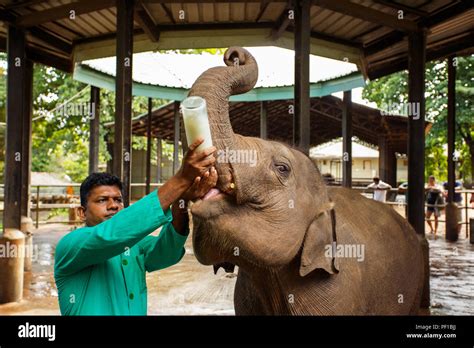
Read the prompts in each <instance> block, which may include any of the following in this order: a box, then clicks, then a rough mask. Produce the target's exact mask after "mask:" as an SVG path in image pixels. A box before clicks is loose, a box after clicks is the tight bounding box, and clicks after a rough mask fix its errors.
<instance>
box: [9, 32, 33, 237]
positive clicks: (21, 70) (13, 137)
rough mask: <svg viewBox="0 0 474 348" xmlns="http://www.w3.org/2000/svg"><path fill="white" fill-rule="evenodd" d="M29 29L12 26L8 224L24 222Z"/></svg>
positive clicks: (14, 224) (16, 225)
mask: <svg viewBox="0 0 474 348" xmlns="http://www.w3.org/2000/svg"><path fill="white" fill-rule="evenodd" d="M25 46H26V43H25V32H24V31H23V30H22V29H18V28H16V27H13V26H10V27H8V42H7V52H8V75H7V117H6V121H7V122H6V123H7V125H6V137H5V139H6V141H5V148H6V151H5V186H4V189H5V198H4V211H3V226H4V228H14V229H17V230H19V229H20V226H21V199H22V169H23V168H24V166H23V161H25V160H27V158H26V159H25V153H24V143H23V139H22V138H23V136H24V135H25V133H24V122H23V121H24V112H25V109H26V108H25V105H24V104H25V102H26V101H25V85H26V82H27V73H26V70H27V66H28V63H27V60H26V51H25Z"/></svg>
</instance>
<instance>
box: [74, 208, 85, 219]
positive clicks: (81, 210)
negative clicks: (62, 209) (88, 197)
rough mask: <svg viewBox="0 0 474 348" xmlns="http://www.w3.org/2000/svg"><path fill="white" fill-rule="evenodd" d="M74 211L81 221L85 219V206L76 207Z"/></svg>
mask: <svg viewBox="0 0 474 348" xmlns="http://www.w3.org/2000/svg"><path fill="white" fill-rule="evenodd" d="M76 213H77V215H78V216H79V219H81V220H82V221H86V208H84V207H83V206H80V207H77V208H76Z"/></svg>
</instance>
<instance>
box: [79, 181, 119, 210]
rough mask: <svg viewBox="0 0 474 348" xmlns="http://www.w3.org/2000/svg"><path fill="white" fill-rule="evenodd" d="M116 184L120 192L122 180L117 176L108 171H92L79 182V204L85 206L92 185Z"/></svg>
mask: <svg viewBox="0 0 474 348" xmlns="http://www.w3.org/2000/svg"><path fill="white" fill-rule="evenodd" d="M97 186H117V187H118V188H119V189H120V192H122V182H121V181H120V179H119V178H118V177H116V176H115V175H112V174H109V173H92V174H90V175H89V176H88V177H87V178H86V180H84V181H83V182H82V184H81V205H82V206H83V207H84V208H85V207H87V199H88V198H89V194H90V192H91V191H92V189H93V188H94V187H97Z"/></svg>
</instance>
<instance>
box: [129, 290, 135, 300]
mask: <svg viewBox="0 0 474 348" xmlns="http://www.w3.org/2000/svg"><path fill="white" fill-rule="evenodd" d="M128 297H129V298H130V300H133V298H134V297H135V296H134V295H133V292H132V293H130V295H128Z"/></svg>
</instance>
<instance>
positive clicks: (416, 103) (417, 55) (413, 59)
mask: <svg viewBox="0 0 474 348" xmlns="http://www.w3.org/2000/svg"><path fill="white" fill-rule="evenodd" d="M408 45H409V48H408V72H409V74H408V102H409V103H410V106H411V110H416V109H417V110H418V111H419V113H418V114H417V115H416V114H415V113H413V112H412V114H411V115H409V116H408V193H407V196H408V201H407V204H408V207H407V212H408V222H409V223H410V224H411V225H412V226H413V228H414V229H415V231H416V233H417V234H418V236H419V239H420V243H421V247H422V250H423V262H424V265H423V267H424V269H425V279H424V287H423V294H422V298H421V307H423V308H428V307H429V305H430V282H429V248H428V242H427V241H426V238H425V209H424V208H425V190H424V181H425V180H424V174H425V173H424V171H425V162H424V158H425V97H424V94H425V60H426V55H425V54H426V32H425V31H418V32H414V33H410V34H409V37H408Z"/></svg>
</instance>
